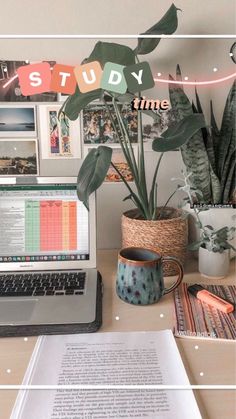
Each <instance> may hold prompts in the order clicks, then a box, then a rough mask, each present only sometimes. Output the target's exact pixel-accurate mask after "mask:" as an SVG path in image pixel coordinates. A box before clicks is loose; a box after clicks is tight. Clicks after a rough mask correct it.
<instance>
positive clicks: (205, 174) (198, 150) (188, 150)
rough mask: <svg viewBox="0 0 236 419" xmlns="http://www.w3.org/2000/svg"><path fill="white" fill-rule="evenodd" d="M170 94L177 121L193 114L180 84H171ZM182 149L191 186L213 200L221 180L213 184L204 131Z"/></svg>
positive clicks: (171, 78) (207, 200) (204, 197)
mask: <svg viewBox="0 0 236 419" xmlns="http://www.w3.org/2000/svg"><path fill="white" fill-rule="evenodd" d="M170 80H173V77H171V76H170ZM169 95H170V102H171V106H172V108H173V109H175V112H176V116H177V121H180V120H181V119H183V118H184V117H186V116H188V115H192V114H193V110H192V106H191V103H190V101H189V99H188V97H187V96H186V94H185V92H184V90H183V88H182V86H181V85H180V84H177V85H173V84H170V85H169ZM180 150H181V154H182V158H183V162H184V164H185V167H186V170H187V173H188V174H190V173H191V177H190V184H191V186H193V187H194V188H195V189H200V190H201V191H202V194H203V199H202V201H201V202H206V203H209V202H213V195H215V194H212V189H213V188H215V187H216V186H215V184H216V182H218V183H217V191H218V189H219V188H218V186H219V180H218V179H215V180H214V185H212V184H211V177H210V173H211V168H210V163H209V159H208V154H207V151H206V148H205V144H204V140H203V137H202V132H201V131H200V130H199V131H198V132H197V133H196V134H195V135H194V136H193V137H192V138H191V140H189V141H187V142H186V143H185V144H183V146H182V147H181V148H180Z"/></svg>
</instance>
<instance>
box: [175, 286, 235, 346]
mask: <svg viewBox="0 0 236 419" xmlns="http://www.w3.org/2000/svg"><path fill="white" fill-rule="evenodd" d="M189 285H192V284H186V283H182V285H181V286H179V287H178V288H177V289H176V290H175V291H174V303H175V304H174V305H175V327H174V334H175V336H178V337H196V338H213V339H224V340H225V339H226V340H228V339H231V340H235V339H236V310H234V311H233V312H232V313H229V314H226V313H223V312H222V311H219V310H217V309H216V308H214V307H212V306H209V305H208V304H206V303H202V302H201V301H200V300H198V299H197V298H196V297H194V296H193V295H191V294H189V293H188V291H187V287H188V286H189ZM200 285H202V286H203V287H204V288H206V289H207V290H208V291H210V292H212V293H214V294H216V295H218V296H219V297H221V298H223V299H225V300H227V301H229V302H230V303H232V304H234V305H235V304H236V286H234V285H228V286H224V285H205V284H200Z"/></svg>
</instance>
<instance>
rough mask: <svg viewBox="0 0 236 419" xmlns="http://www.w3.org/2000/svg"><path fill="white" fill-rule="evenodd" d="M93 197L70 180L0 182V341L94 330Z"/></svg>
mask: <svg viewBox="0 0 236 419" xmlns="http://www.w3.org/2000/svg"><path fill="white" fill-rule="evenodd" d="M101 300H102V284H101V277H100V274H99V273H98V271H97V270H96V214H95V195H94V194H93V195H92V196H91V197H90V200H89V211H88V210H87V209H86V207H85V206H84V205H83V203H82V202H80V201H79V200H78V198H77V193H76V178H70V177H67V178H59V177H57V178H53V177H48V178H45V177H36V178H35V177H34V178H30V177H18V178H1V179H0V335H1V336H17V335H38V334H50V333H53V334H54V333H55V334H61V333H79V332H90V331H91V332H93V331H96V330H97V329H98V328H99V327H100V325H101V321H102V319H101V311H102V308H101Z"/></svg>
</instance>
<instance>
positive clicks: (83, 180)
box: [77, 146, 112, 208]
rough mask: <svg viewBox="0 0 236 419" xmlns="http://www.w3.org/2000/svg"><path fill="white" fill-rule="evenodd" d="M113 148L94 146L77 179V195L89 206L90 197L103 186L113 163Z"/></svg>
mask: <svg viewBox="0 0 236 419" xmlns="http://www.w3.org/2000/svg"><path fill="white" fill-rule="evenodd" d="M111 156H112V149H111V148H110V147H106V146H99V147H98V148H93V149H92V150H91V151H90V152H89V154H88V155H87V156H86V158H85V160H84V161H83V164H82V166H81V168H80V171H79V175H78V180H77V195H78V198H79V200H80V201H82V202H83V203H84V205H85V206H86V207H87V208H88V198H89V195H91V193H92V192H94V191H95V190H96V189H98V188H99V186H101V184H102V182H103V181H104V179H105V177H106V174H107V171H108V169H109V166H110V163H111Z"/></svg>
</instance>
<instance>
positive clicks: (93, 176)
mask: <svg viewBox="0 0 236 419" xmlns="http://www.w3.org/2000/svg"><path fill="white" fill-rule="evenodd" d="M177 10H178V9H177V8H176V7H175V5H174V4H172V6H171V7H170V8H169V10H168V11H167V12H166V14H165V15H164V16H163V18H162V19H161V20H160V21H159V22H158V23H156V24H155V25H154V26H152V27H151V28H150V29H149V30H147V31H146V32H145V34H148V35H160V34H171V33H173V32H174V31H175V30H176V28H177V25H178V19H177ZM159 42H160V38H139V39H138V43H137V46H136V48H135V49H131V48H129V47H127V46H125V45H120V44H116V43H108V42H97V44H96V45H95V47H94V49H93V51H92V53H91V54H90V56H89V57H88V58H87V59H86V60H84V61H83V62H86V63H88V62H92V61H99V63H100V64H101V66H102V67H104V65H105V64H106V63H107V62H112V63H116V64H121V65H123V66H128V65H132V64H135V63H137V62H139V58H138V55H144V54H148V53H150V52H152V51H153V50H154V49H155V48H156V46H157V45H158V44H159ZM140 96H141V92H139V97H140ZM134 97H135V96H134V95H133V94H132V93H130V92H126V93H124V94H123V95H117V94H115V93H112V92H110V91H104V90H103V89H101V88H99V89H97V90H94V91H91V92H87V93H81V92H80V91H79V89H78V87H77V89H76V91H75V93H74V94H73V95H72V96H69V98H68V99H67V100H66V102H65V104H64V106H63V107H62V109H61V112H64V113H65V115H66V116H67V117H68V118H69V119H71V120H75V119H76V118H77V117H78V115H79V113H80V111H81V110H82V109H84V108H85V107H86V106H87V105H88V104H89V103H90V102H92V101H94V100H95V99H100V100H101V101H102V102H103V103H104V106H105V107H106V109H107V111H108V113H109V115H110V120H111V122H112V124H113V129H114V131H115V132H116V134H117V137H118V139H119V143H120V146H121V149H122V151H123V154H124V156H125V159H126V161H127V164H128V166H129V168H130V171H131V173H132V177H133V179H134V184H135V187H131V186H130V184H129V183H128V182H127V181H126V179H125V178H124V177H123V176H122V174H121V173H120V171H119V169H118V168H117V167H116V165H114V164H113V162H112V148H110V147H107V146H105V145H102V146H99V147H98V148H96V149H92V150H91V151H90V152H89V154H88V155H87V156H86V158H85V160H84V161H83V163H82V166H81V168H80V171H79V174H78V182H77V194H78V198H79V199H80V200H81V201H83V202H84V204H85V206H87V207H88V198H89V195H90V194H91V193H92V192H94V191H95V190H96V189H98V188H99V186H100V185H101V184H102V183H103V181H104V179H105V177H106V174H107V171H108V169H109V167H110V165H111V166H112V167H113V169H114V170H115V171H116V172H117V173H118V175H119V176H120V178H121V180H122V181H123V182H124V184H125V186H126V187H127V189H128V196H127V197H126V198H124V200H126V199H131V200H132V202H133V203H134V205H135V206H136V207H137V208H138V210H139V214H140V217H142V218H143V219H148V220H154V219H156V218H157V217H159V216H160V214H157V210H156V208H157V175H158V170H159V167H160V163H161V160H162V158H163V155H164V152H167V151H170V150H175V149H176V148H178V147H181V146H183V145H184V144H185V143H186V141H188V140H190V138H192V137H193V135H194V136H196V135H197V132H198V131H199V129H201V128H203V127H205V121H204V118H203V115H201V114H198V113H196V114H193V113H191V114H188V115H183V118H180V119H179V121H178V122H177V123H176V124H175V126H174V127H171V128H169V129H167V130H166V131H165V133H164V134H163V135H162V137H159V138H156V139H154V141H153V145H152V147H153V150H154V151H157V152H160V156H159V159H158V160H157V163H156V168H155V171H154V173H153V180H152V184H151V188H150V190H148V187H147V182H146V167H145V161H144V144H143V134H142V112H143V111H137V114H138V144H139V160H138V162H136V159H135V157H134V151H133V146H132V141H131V139H130V137H129V133H128V131H127V128H126V125H125V123H124V120H123V118H122V112H121V107H120V106H121V105H120V104H122V103H124V102H126V103H127V101H128V102H131V101H132V100H133V99H134ZM111 106H112V112H111ZM144 112H148V114H149V115H151V116H152V117H153V119H154V120H155V121H156V120H160V115H159V114H158V112H155V111H151V110H149V111H144ZM114 114H115V118H114V116H113V115H114ZM171 195H173V193H172V194H171ZM168 201H169V200H168ZM168 201H167V202H168ZM166 204H167V203H166ZM163 213H164V211H161V214H163Z"/></svg>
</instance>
